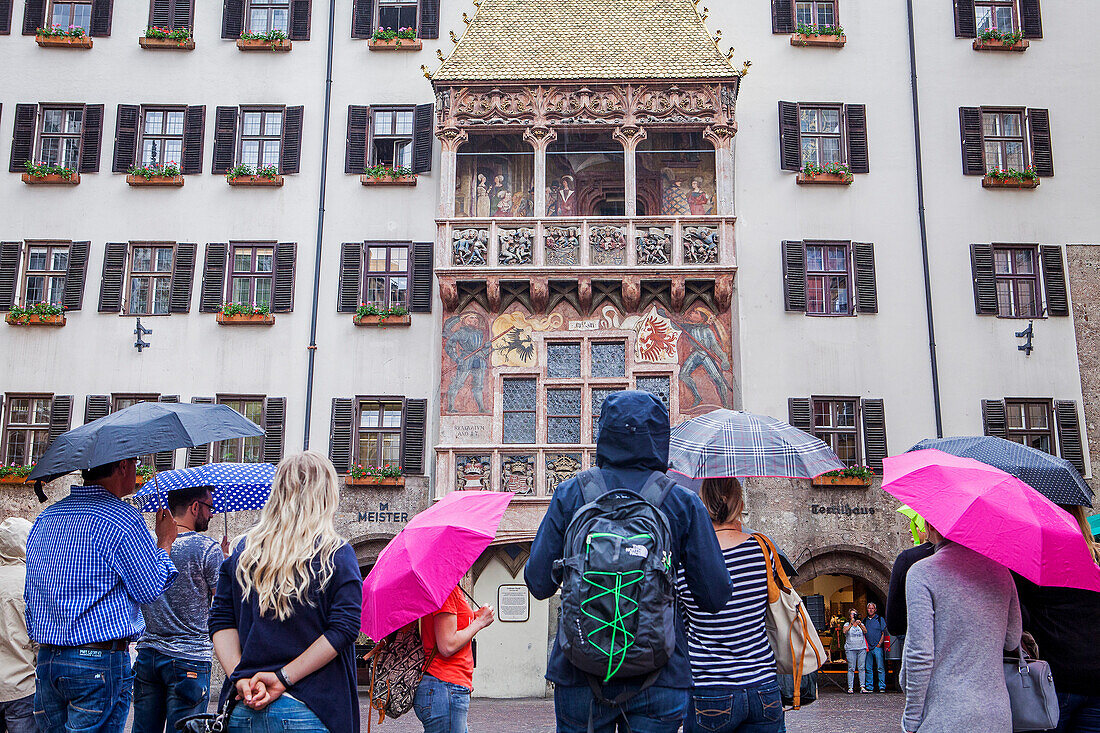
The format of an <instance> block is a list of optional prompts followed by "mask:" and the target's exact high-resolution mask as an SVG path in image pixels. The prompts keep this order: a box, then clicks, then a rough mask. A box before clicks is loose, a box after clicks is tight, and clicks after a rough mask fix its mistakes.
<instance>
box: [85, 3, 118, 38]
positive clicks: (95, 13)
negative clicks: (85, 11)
mask: <svg viewBox="0 0 1100 733" xmlns="http://www.w3.org/2000/svg"><path fill="white" fill-rule="evenodd" d="M114 6H115V3H114V0H92V27H91V30H90V32H89V33H88V35H90V36H97V37H105V36H109V35H111V16H112V15H113V14H114V12H113V11H114Z"/></svg>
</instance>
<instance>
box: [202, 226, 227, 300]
mask: <svg viewBox="0 0 1100 733" xmlns="http://www.w3.org/2000/svg"><path fill="white" fill-rule="evenodd" d="M228 248H229V245H228V244H226V243H224V242H210V243H208V244H207V245H206V258H205V259H204V260H203V264H202V289H201V291H200V293H199V312H200V313H217V312H218V311H220V310H221V309H222V305H224V304H225V259H226V256H227V250H228Z"/></svg>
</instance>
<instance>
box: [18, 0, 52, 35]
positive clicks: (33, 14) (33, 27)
mask: <svg viewBox="0 0 1100 733" xmlns="http://www.w3.org/2000/svg"><path fill="white" fill-rule="evenodd" d="M44 25H46V0H27V2H26V4H25V5H24V6H23V35H24V36H33V35H34V34H35V31H37V30H38V29H39V28H41V27H42V26H44Z"/></svg>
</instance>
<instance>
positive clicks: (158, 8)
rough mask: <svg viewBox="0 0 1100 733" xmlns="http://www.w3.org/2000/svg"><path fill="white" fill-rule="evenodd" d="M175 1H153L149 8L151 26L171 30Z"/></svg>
mask: <svg viewBox="0 0 1100 733" xmlns="http://www.w3.org/2000/svg"><path fill="white" fill-rule="evenodd" d="M175 5H176V3H175V0H152V5H151V7H150V8H149V25H155V26H157V27H158V28H170V27H171V26H172V8H173V6H175Z"/></svg>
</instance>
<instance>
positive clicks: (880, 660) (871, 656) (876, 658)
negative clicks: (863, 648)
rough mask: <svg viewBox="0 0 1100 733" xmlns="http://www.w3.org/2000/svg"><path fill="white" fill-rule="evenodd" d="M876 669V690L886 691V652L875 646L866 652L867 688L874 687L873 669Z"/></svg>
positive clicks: (871, 688)
mask: <svg viewBox="0 0 1100 733" xmlns="http://www.w3.org/2000/svg"><path fill="white" fill-rule="evenodd" d="M876 669H877V670H878V678H877V679H878V691H879V692H886V652H885V651H883V649H882V647H880V646H876V647H875V648H874V649H872V650H871V651H869V652H867V689H868V690H873V689H875V679H876V677H875V670H876Z"/></svg>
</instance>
